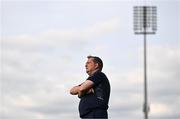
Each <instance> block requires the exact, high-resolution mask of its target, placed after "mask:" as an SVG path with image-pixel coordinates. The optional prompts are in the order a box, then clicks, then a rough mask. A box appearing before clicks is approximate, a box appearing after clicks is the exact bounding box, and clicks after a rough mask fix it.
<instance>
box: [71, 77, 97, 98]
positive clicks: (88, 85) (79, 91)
mask: <svg viewBox="0 0 180 119" xmlns="http://www.w3.org/2000/svg"><path fill="white" fill-rule="evenodd" d="M93 84H94V83H93V82H92V81H90V80H86V81H85V82H83V83H82V84H80V85H78V86H74V87H73V88H71V90H70V94H71V95H78V97H81V96H82V95H84V94H85V93H90V92H93V89H92V87H93Z"/></svg>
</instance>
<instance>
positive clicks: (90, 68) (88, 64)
mask: <svg viewBox="0 0 180 119" xmlns="http://www.w3.org/2000/svg"><path fill="white" fill-rule="evenodd" d="M85 67H86V73H88V74H91V73H92V72H93V71H95V70H96V69H97V68H98V64H97V63H94V62H93V58H89V59H88V60H87V62H86V65H85Z"/></svg>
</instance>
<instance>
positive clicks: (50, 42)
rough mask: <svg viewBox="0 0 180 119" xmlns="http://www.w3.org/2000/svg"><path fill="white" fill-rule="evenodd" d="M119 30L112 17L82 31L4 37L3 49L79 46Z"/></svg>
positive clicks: (47, 32)
mask: <svg viewBox="0 0 180 119" xmlns="http://www.w3.org/2000/svg"><path fill="white" fill-rule="evenodd" d="M119 28H120V22H119V18H118V17H114V18H111V19H108V20H105V21H99V22H96V23H94V24H92V25H91V26H88V27H86V28H84V29H78V28H72V29H60V30H50V31H46V32H43V33H39V35H34V36H30V35H26V34H24V35H19V36H11V37H4V39H3V45H4V46H6V47H4V48H14V47H15V48H23V49H26V48H29V49H33V48H38V47H39V48H43V47H61V46H68V45H69V44H73V45H79V44H81V43H86V42H89V41H91V40H93V39H95V38H96V37H100V36H104V35H107V34H111V33H113V32H115V31H117V30H119Z"/></svg>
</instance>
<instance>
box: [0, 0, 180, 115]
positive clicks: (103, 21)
mask: <svg viewBox="0 0 180 119" xmlns="http://www.w3.org/2000/svg"><path fill="white" fill-rule="evenodd" d="M141 5H152V6H156V7H157V32H156V34H155V35H148V36H147V80H148V104H149V106H150V112H149V119H179V118H180V112H179V110H178V108H179V106H180V89H179V87H180V81H179V79H180V47H179V46H180V22H179V21H180V1H179V0H149V1H145V0H144V1H142V0H92V1H90V0H44V1H43V0H37V1H36V0H1V2H0V12H1V15H0V17H1V20H0V21H1V24H0V28H1V29H0V34H1V37H0V44H1V45H0V47H1V49H0V59H1V63H0V66H1V70H0V75H1V77H0V91H1V92H0V97H1V98H0V119H78V118H79V114H78V103H79V98H78V97H77V96H72V95H70V94H69V90H70V88H71V87H73V86H75V85H78V84H80V83H82V82H83V81H85V80H86V78H87V77H88V75H87V74H86V72H85V62H86V60H87V56H88V55H95V56H99V57H100V58H102V60H103V62H104V68H103V72H104V73H105V74H106V75H107V77H108V78H109V81H110V84H111V96H110V101H109V109H108V113H109V118H110V119H143V118H144V114H143V112H142V108H143V102H144V98H143V86H144V85H143V83H144V82H143V80H144V79H143V36H142V35H135V34H134V31H133V7H134V6H141Z"/></svg>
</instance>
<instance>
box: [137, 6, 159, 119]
mask: <svg viewBox="0 0 180 119" xmlns="http://www.w3.org/2000/svg"><path fill="white" fill-rule="evenodd" d="M156 31H157V8H156V6H134V33H135V34H137V35H144V104H143V112H144V118H145V119H148V112H149V110H150V107H149V105H148V91H147V59H146V57H147V55H146V54H147V50H146V46H147V42H146V36H147V35H148V34H155V33H156Z"/></svg>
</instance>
